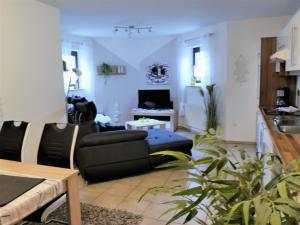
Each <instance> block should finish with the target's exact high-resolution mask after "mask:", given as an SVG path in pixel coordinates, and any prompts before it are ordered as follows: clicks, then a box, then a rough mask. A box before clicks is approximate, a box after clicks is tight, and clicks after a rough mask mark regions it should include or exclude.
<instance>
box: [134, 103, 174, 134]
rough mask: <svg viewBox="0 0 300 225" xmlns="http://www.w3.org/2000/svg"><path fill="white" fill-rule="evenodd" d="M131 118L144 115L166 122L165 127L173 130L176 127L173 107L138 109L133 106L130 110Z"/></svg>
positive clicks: (135, 118)
mask: <svg viewBox="0 0 300 225" xmlns="http://www.w3.org/2000/svg"><path fill="white" fill-rule="evenodd" d="M131 114H132V117H133V120H138V119H140V118H143V117H146V118H150V119H156V120H161V121H166V122H168V124H167V129H169V130H170V131H175V130H176V128H177V120H176V112H175V110H174V109H162V110H159V109H140V108H135V109H132V111H131Z"/></svg>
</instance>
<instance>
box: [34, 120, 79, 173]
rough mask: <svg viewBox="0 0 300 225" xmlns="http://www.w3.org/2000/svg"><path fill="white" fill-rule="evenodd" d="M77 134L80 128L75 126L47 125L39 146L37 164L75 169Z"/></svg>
mask: <svg viewBox="0 0 300 225" xmlns="http://www.w3.org/2000/svg"><path fill="white" fill-rule="evenodd" d="M60 126H63V127H60ZM77 134H78V126H77V125H74V124H57V123H48V124H45V126H44V130H43V134H42V137H41V141H40V145H39V150H38V159H37V163H38V164H42V165H47V166H55V167H63V168H74V149H75V144H76V138H77Z"/></svg>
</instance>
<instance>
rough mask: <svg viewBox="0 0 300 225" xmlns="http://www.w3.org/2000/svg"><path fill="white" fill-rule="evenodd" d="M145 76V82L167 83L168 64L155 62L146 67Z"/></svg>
mask: <svg viewBox="0 0 300 225" xmlns="http://www.w3.org/2000/svg"><path fill="white" fill-rule="evenodd" d="M146 77H147V84H168V83H169V73H168V66H167V65H164V64H158V63H155V64H153V65H151V66H149V67H148V71H147V74H146Z"/></svg>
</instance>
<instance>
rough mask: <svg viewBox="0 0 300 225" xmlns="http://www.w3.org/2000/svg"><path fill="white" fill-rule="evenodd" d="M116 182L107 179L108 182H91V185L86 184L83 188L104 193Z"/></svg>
mask: <svg viewBox="0 0 300 225" xmlns="http://www.w3.org/2000/svg"><path fill="white" fill-rule="evenodd" d="M115 183H116V181H107V182H101V183H96V184H90V185H87V186H84V187H83V190H85V191H93V192H98V193H103V192H104V191H106V190H108V189H109V188H111V187H112V186H113V185H114V184H115Z"/></svg>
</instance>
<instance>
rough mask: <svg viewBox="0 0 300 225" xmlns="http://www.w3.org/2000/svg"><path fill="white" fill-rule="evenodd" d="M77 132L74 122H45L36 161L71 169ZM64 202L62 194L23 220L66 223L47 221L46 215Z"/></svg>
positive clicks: (62, 222)
mask: <svg viewBox="0 0 300 225" xmlns="http://www.w3.org/2000/svg"><path fill="white" fill-rule="evenodd" d="M77 134H78V125H75V124H57V123H49V124H45V126H44V130H43V133H42V137H41V141H40V145H39V149H38V157H37V163H38V164H41V165H47V166H54V167H62V168H70V169H73V168H74V149H75V144H76V139H77ZM65 202H66V195H65V194H62V195H61V196H59V197H57V198H56V199H55V200H53V201H51V202H50V203H48V204H47V205H45V206H43V207H42V208H40V209H39V210H37V211H36V212H34V213H32V214H31V215H30V216H28V217H27V218H25V219H24V220H25V221H30V222H37V223H46V224H48V223H51V222H55V223H61V224H68V223H66V222H64V221H59V220H54V219H52V220H49V221H47V218H48V216H49V215H50V214H51V213H52V212H53V211H55V210H56V209H57V208H58V207H59V206H61V205H62V204H63V203H65Z"/></svg>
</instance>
